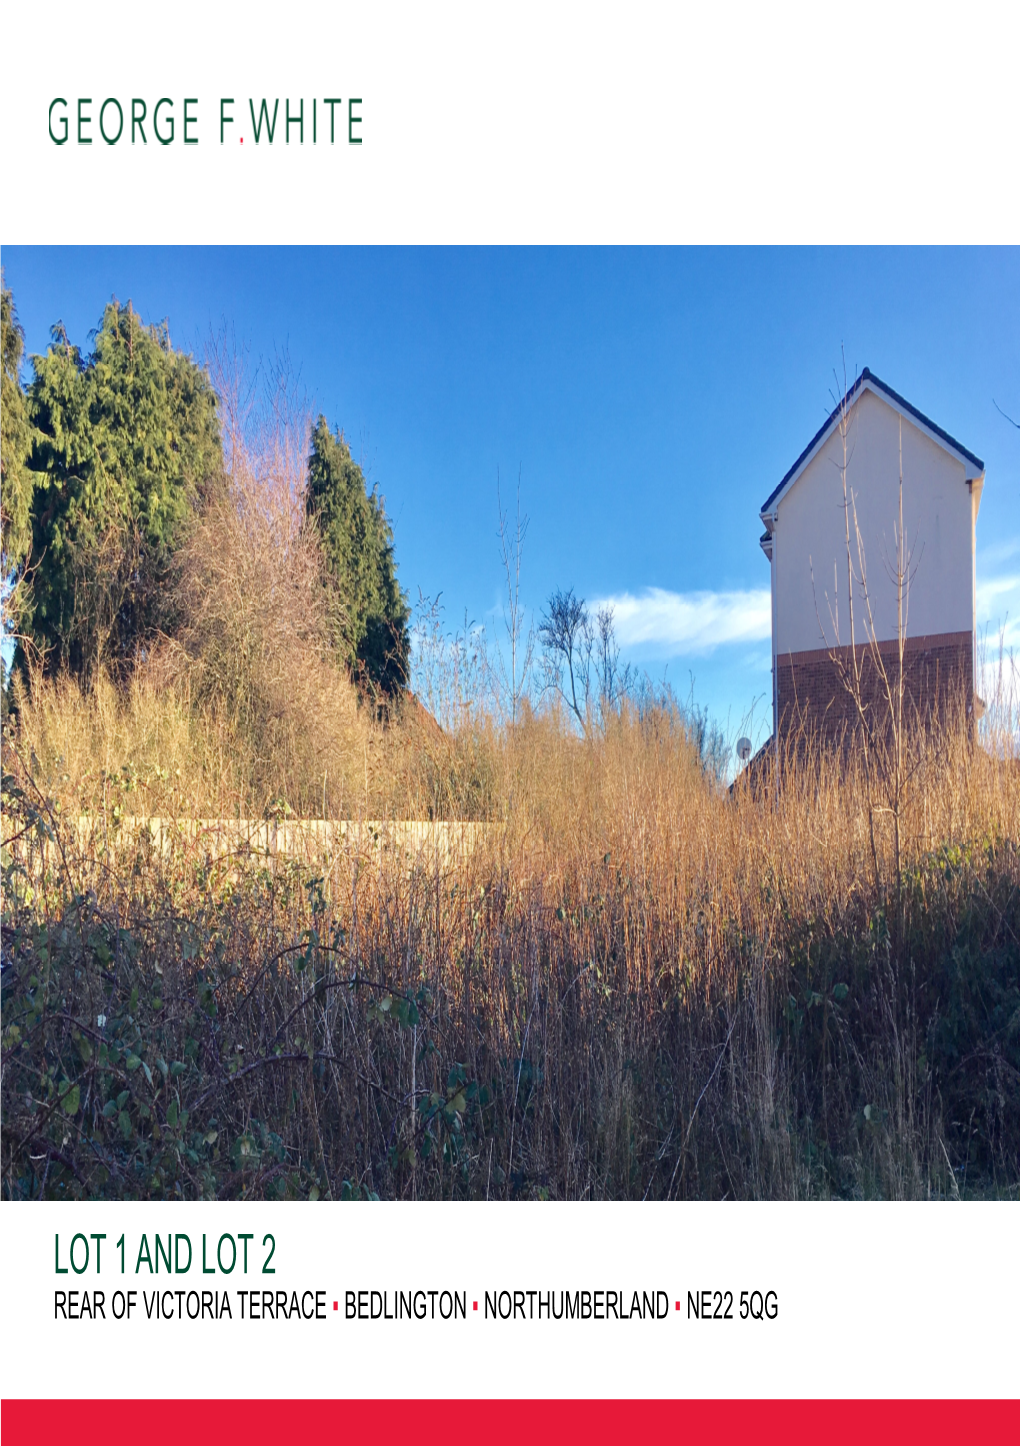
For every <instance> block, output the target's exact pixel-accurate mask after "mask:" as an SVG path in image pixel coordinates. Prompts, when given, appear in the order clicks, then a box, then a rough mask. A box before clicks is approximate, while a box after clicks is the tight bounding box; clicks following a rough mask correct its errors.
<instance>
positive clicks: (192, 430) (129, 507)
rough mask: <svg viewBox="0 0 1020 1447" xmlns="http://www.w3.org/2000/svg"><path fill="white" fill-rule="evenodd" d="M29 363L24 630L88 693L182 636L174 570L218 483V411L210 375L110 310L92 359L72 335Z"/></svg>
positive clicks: (126, 310) (127, 312) (58, 336)
mask: <svg viewBox="0 0 1020 1447" xmlns="http://www.w3.org/2000/svg"><path fill="white" fill-rule="evenodd" d="M52 336H53V343H52V345H51V346H50V348H49V349H48V351H47V354H46V356H45V357H33V359H32V362H33V367H34V371H35V376H34V379H33V381H32V383H31V385H30V387H29V389H28V414H29V420H30V422H31V423H32V425H33V428H34V438H33V446H32V453H31V467H32V469H33V473H34V479H35V500H34V508H33V518H32V538H31V549H30V554H29V557H30V564H31V578H30V590H29V594H28V599H27V608H26V612H27V622H28V631H29V633H30V636H31V639H32V641H33V643H34V644H35V646H36V648H37V649H38V650H39V652H40V654H41V655H42V656H43V657H44V659H45V665H46V668H47V670H48V671H53V670H55V669H57V668H60V667H61V666H66V667H67V668H69V669H70V670H71V671H72V672H73V673H75V674H76V675H77V676H78V677H79V678H81V679H82V680H83V681H84V680H87V679H88V678H89V677H90V676H91V674H92V672H93V671H94V669H95V668H96V667H97V666H98V665H99V664H100V663H102V662H108V663H110V664H111V665H112V666H114V667H118V666H121V667H122V666H124V665H125V664H126V663H127V662H129V661H130V660H131V659H132V658H133V657H134V655H135V653H136V650H137V649H138V648H139V647H143V646H144V645H145V642H146V640H147V639H148V638H150V637H151V636H152V635H154V634H155V633H156V632H158V631H160V630H165V631H168V630H169V629H170V627H171V626H172V621H173V620H172V616H171V614H170V611H169V609H170V602H169V599H170V597H171V592H170V589H169V588H168V587H167V579H168V570H169V567H170V563H171V559H172V555H173V551H174V548H175V546H176V545H177V544H178V543H179V541H180V539H181V537H182V534H183V530H184V528H185V525H186V523H187V521H188V519H189V517H190V516H191V515H192V512H193V510H194V508H195V507H196V505H197V503H198V502H199V500H200V498H201V496H202V494H203V492H204V491H205V490H206V489H207V488H208V487H209V486H211V485H212V484H213V483H214V481H215V479H216V478H217V477H219V476H220V475H221V472H222V457H221V450H220V439H219V429H218V423H217V416H216V398H215V394H214V393H213V390H212V387H211V385H210V382H209V379H208V376H207V375H206V373H205V371H204V370H203V369H202V368H200V367H199V366H197V365H196V363H195V362H193V361H192V359H191V358H190V357H188V356H186V355H184V354H183V353H181V352H177V351H174V349H173V348H172V346H171V344H170V337H169V330H168V328H167V327H166V326H163V327H147V326H143V325H142V323H141V321H140V320H139V317H138V315H137V313H136V312H135V311H134V310H133V308H132V306H131V303H130V302H129V303H128V304H127V306H123V307H122V306H121V305H120V304H119V303H118V302H117V301H113V302H111V303H110V305H109V306H107V307H106V309H105V311H104V313H103V319H102V322H101V323H100V326H99V329H98V332H97V333H96V337H95V347H94V350H93V352H92V354H91V356H89V357H88V358H85V357H83V356H82V354H81V352H80V351H79V349H78V348H77V347H75V346H72V344H71V342H70V341H69V339H68V337H67V334H66V332H65V331H64V328H63V326H62V325H61V324H60V323H58V324H57V325H56V326H55V327H54V328H53V329H52Z"/></svg>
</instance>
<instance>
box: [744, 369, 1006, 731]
mask: <svg viewBox="0 0 1020 1447" xmlns="http://www.w3.org/2000/svg"><path fill="white" fill-rule="evenodd" d="M901 459H902V479H903V495H902V507H903V528H902V539H903V550H902V553H901V552H900V543H899V540H900V528H899V508H900V476H901ZM984 475H985V468H984V463H983V462H982V461H981V459H980V458H979V457H976V456H975V455H974V453H973V452H971V451H970V450H969V449H968V448H966V447H964V446H963V445H962V444H961V443H959V442H957V441H956V440H955V438H953V437H951V436H950V435H949V434H948V433H947V432H945V431H943V429H942V428H941V427H939V426H938V425H937V424H936V423H934V422H932V421H931V419H930V418H928V417H925V416H924V414H923V413H921V412H919V411H918V410H917V408H916V407H913V406H911V404H910V403H909V402H907V401H906V400H905V399H904V398H903V397H901V396H899V394H898V393H896V392H894V391H893V390H892V388H891V387H888V386H886V384H885V383H884V382H882V381H880V380H879V378H878V377H876V376H874V375H873V374H872V373H871V372H870V371H869V370H868V369H867V368H865V369H864V371H863V372H862V373H861V375H860V376H859V377H858V378H857V380H856V382H855V383H854V385H853V386H852V387H851V388H850V389H849V391H848V393H847V396H846V398H845V399H844V401H843V402H842V403H841V405H839V406H837V407H836V408H835V409H834V411H833V412H832V413H831V415H830V416H829V418H828V419H827V421H826V422H825V423H824V425H823V426H822V427H821V428H820V429H819V430H818V432H817V433H816V434H815V436H814V437H813V438H812V439H811V441H810V442H809V443H808V445H807V447H806V448H805V449H804V451H803V452H802V453H801V455H800V456H799V457H798V458H797V460H796V462H795V463H794V464H793V466H792V467H791V468H790V470H789V472H788V473H787V474H786V476H785V477H784V478H783V479H782V481H781V482H780V483H779V486H778V487H776V488H775V490H774V491H773V492H772V493H771V494H770V495H769V497H768V498H767V500H766V501H765V503H764V504H763V506H762V509H761V519H762V522H763V523H764V525H765V533H764V535H763V537H762V539H761V546H762V550H763V552H764V553H765V556H766V557H767V558H768V560H769V565H770V568H771V574H772V679H773V693H772V698H773V735H774V736H777V735H778V734H779V733H780V732H781V731H783V730H785V729H789V728H791V727H793V726H795V725H796V726H800V725H801V724H802V723H803V722H805V721H806V719H807V718H808V716H810V718H811V720H812V721H813V723H814V724H815V725H818V726H821V727H823V728H824V729H826V730H827V731H829V732H834V731H839V730H841V729H843V728H845V727H847V726H848V725H850V724H852V714H853V709H852V706H851V702H850V699H849V696H848V695H847V693H846V689H845V686H844V685H843V684H842V683H841V682H840V677H839V672H840V670H839V667H838V663H839V660H840V658H841V657H842V658H844V659H845V658H846V656H847V655H848V651H849V649H850V647H851V645H852V644H853V645H855V646H856V647H857V648H858V650H862V647H863V648H866V647H867V646H868V645H871V644H873V643H875V642H877V644H878V646H879V649H880V650H881V654H882V657H883V658H884V659H885V660H886V661H887V666H888V664H889V663H891V662H893V661H895V660H896V659H898V637H899V634H900V632H902V633H903V635H904V636H905V645H904V677H905V680H906V681H907V691H908V694H909V706H910V707H911V708H913V709H916V710H918V711H920V712H922V713H927V712H930V710H931V708H932V707H933V705H934V704H935V703H936V701H939V700H941V701H945V700H947V699H948V698H949V697H950V694H951V693H954V694H955V693H956V692H957V691H958V690H959V689H962V690H963V693H962V697H963V700H964V705H965V708H966V710H967V712H968V714H972V713H973V710H974V705H975V700H974V676H975V672H974V670H975V656H974V655H975V621H976V620H975V608H976V601H975V568H974V543H975V525H976V522H977V514H978V507H979V505H980V501H981V489H982V486H983V484H984ZM844 480H845V491H844ZM848 530H849V534H850V545H849V559H848V546H847V532H848ZM848 561H849V571H850V573H851V574H852V578H853V582H852V588H851V587H850V585H849V584H848ZM903 573H905V575H906V576H905V578H904V587H903V589H902V599H901V604H902V606H901V604H900V602H898V596H897V595H898V588H897V575H898V574H903ZM851 605H852V606H851ZM901 617H902V628H901V625H900V621H899V620H900V618H901ZM874 672H875V671H874V669H872V670H871V677H870V684H869V687H870V688H871V690H872V700H873V701H874V699H875V697H876V695H875V686H876V683H877V680H876V678H875V677H874Z"/></svg>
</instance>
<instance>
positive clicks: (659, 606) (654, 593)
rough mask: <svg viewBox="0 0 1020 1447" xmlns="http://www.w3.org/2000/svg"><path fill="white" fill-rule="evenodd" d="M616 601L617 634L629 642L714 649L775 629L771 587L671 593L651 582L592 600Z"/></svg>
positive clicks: (685, 650) (598, 605)
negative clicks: (635, 591)
mask: <svg viewBox="0 0 1020 1447" xmlns="http://www.w3.org/2000/svg"><path fill="white" fill-rule="evenodd" d="M607 606H608V607H610V608H612V610H613V621H614V623H615V625H616V636H617V638H618V639H619V641H620V643H621V644H622V645H623V646H624V647H625V648H639V647H644V648H649V647H654V648H655V649H656V650H657V651H664V650H669V651H670V652H675V653H681V652H682V653H711V652H712V650H713V649H715V648H718V647H719V646H720V645H721V644H724V643H757V642H760V641H761V640H762V639H764V638H770V637H771V635H772V601H771V596H770V593H769V590H768V589H767V588H749V589H748V590H747V591H745V592H732V593H710V592H700V593H669V592H667V591H666V589H665V588H646V589H645V590H644V592H642V593H641V594H640V595H638V596H635V595H634V594H633V593H619V594H617V595H616V596H615V597H611V598H600V599H597V600H596V601H595V602H593V603H592V604H591V608H592V611H593V612H594V610H595V609H596V608H601V607H607Z"/></svg>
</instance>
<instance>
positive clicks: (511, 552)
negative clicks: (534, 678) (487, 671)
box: [496, 472, 535, 725]
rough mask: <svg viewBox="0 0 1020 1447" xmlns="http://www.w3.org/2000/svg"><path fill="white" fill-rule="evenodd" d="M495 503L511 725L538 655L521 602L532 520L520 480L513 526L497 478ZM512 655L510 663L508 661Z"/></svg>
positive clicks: (502, 658) (505, 695)
mask: <svg viewBox="0 0 1020 1447" xmlns="http://www.w3.org/2000/svg"><path fill="white" fill-rule="evenodd" d="M496 503H497V506H498V508H499V556H500V561H501V562H502V564H503V573H504V577H505V583H506V595H505V597H504V600H503V622H504V625H505V627H506V644H507V646H506V653H504V651H503V650H502V649H497V650H496V672H497V675H498V684H499V687H498V690H497V691H498V693H499V694H500V696H501V698H502V700H503V706H504V710H505V712H506V715H507V717H508V718H509V720H510V723H511V725H515V724H516V723H517V721H518V715H519V713H520V709H521V703H522V701H523V700H524V699H525V698H526V697H527V694H528V689H529V686H530V683H531V671H532V664H533V662H534V653H535V635H534V630H533V628H532V627H530V626H527V627H526V618H525V609H524V605H523V604H522V602H521V560H522V558H523V556H524V540H525V538H526V537H527V533H528V522H529V519H528V517H527V515H526V514H522V512H521V479H520V474H519V473H518V476H517V509H516V517H515V519H514V521H513V522H512V523H511V521H510V518H509V517H508V515H507V513H506V512H505V511H504V509H503V497H502V494H501V491H500V485H499V473H498V472H497V474H496ZM507 654H509V659H508V658H507V656H506V655H507Z"/></svg>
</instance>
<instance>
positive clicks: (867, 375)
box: [760, 367, 985, 513]
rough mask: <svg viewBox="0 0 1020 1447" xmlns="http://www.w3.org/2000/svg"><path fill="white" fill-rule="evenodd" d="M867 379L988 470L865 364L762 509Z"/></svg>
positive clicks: (982, 470)
mask: <svg viewBox="0 0 1020 1447" xmlns="http://www.w3.org/2000/svg"><path fill="white" fill-rule="evenodd" d="M864 382H871V383H872V384H873V385H874V386H875V387H876V388H877V389H878V390H879V391H880V392H884V393H885V394H886V396H887V397H889V398H890V399H891V400H892V401H893V402H895V403H896V404H897V405H898V406H900V407H902V408H903V409H904V411H905V412H908V413H909V414H910V416H911V417H913V418H915V419H916V420H917V421H918V422H920V423H921V424H922V426H924V427H926V428H928V430H929V431H930V432H934V434H935V435H936V437H940V438H941V439H942V441H943V442H946V443H948V445H949V446H950V447H952V448H953V450H954V451H955V452H957V453H960V454H961V455H962V456H963V457H965V458H966V459H967V461H968V462H970V463H971V464H972V465H973V466H974V467H976V468H977V469H978V471H979V472H982V473H983V472H984V470H985V465H984V463H983V462H982V461H981V458H980V457H978V456H977V454H976V453H973V452H971V450H970V448H969V447H964V445H963V443H962V442H957V440H956V438H955V437H953V436H952V434H951V433H949V432H947V431H946V430H945V428H944V427H940V426H939V425H938V423H937V422H933V421H932V420H931V418H930V417H926V416H925V414H924V413H923V412H922V411H921V410H920V409H919V408H918V407H915V406H914V405H913V403H912V402H908V401H907V399H906V397H903V396H901V395H900V393H899V392H896V391H894V390H893V388H892V387H890V386H889V384H888V383H887V382H883V381H882V378H881V377H878V376H876V375H875V373H874V372H873V371H872V370H871V368H870V367H865V368H864V369H863V370H862V371H861V372H860V373H859V374H858V376H857V377H856V378H855V380H854V383H853V385H852V386H851V387H850V388H849V389H848V390H847V391H846V393H845V394H844V396H843V397H841V398H840V400H839V401H838V402H837V403H836V405H835V407H834V408H833V409H832V411H831V412H830V413H829V415H828V417H826V419H825V421H824V422H823V423H822V425H821V427H819V429H818V431H817V432H816V433H815V435H814V436H813V437H812V439H811V441H810V442H809V443H808V445H807V446H806V447H805V448H804V450H803V452H802V453H801V454H800V456H799V457H798V458H797V460H796V462H795V463H794V464H793V466H792V467H791V468H789V469H788V470H787V472H786V473H785V474H784V476H783V477H782V479H781V480H780V482H779V484H778V485H777V486H776V487H774V488H773V489H772V491H771V492H770V493H769V495H768V497H767V498H766V499H765V501H764V502H763V503H762V505H761V508H760V512H762V513H765V512H767V510H768V509H769V508H770V507H771V506H772V504H773V503H774V502H775V500H776V498H777V497H778V496H779V494H780V493H781V492H782V490H783V488H784V487H785V486H786V484H787V483H788V482H789V481H790V479H791V477H793V476H794V474H795V473H796V472H797V471H798V470H799V468H800V466H801V464H802V463H803V462H804V461H805V460H806V459H807V457H808V456H809V455H810V454H811V453H812V452H813V451H814V449H815V448H816V447H817V446H818V444H819V442H821V440H822V438H823V437H824V436H825V434H826V432H828V430H829V428H830V427H832V425H833V423H834V422H835V421H836V420H837V418H838V417H839V413H840V408H841V407H842V406H843V405H844V403H845V402H847V401H849V400H850V399H851V398H853V397H854V396H855V395H856V393H857V392H858V391H859V390H860V388H861V386H862V385H863V383H864Z"/></svg>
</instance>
